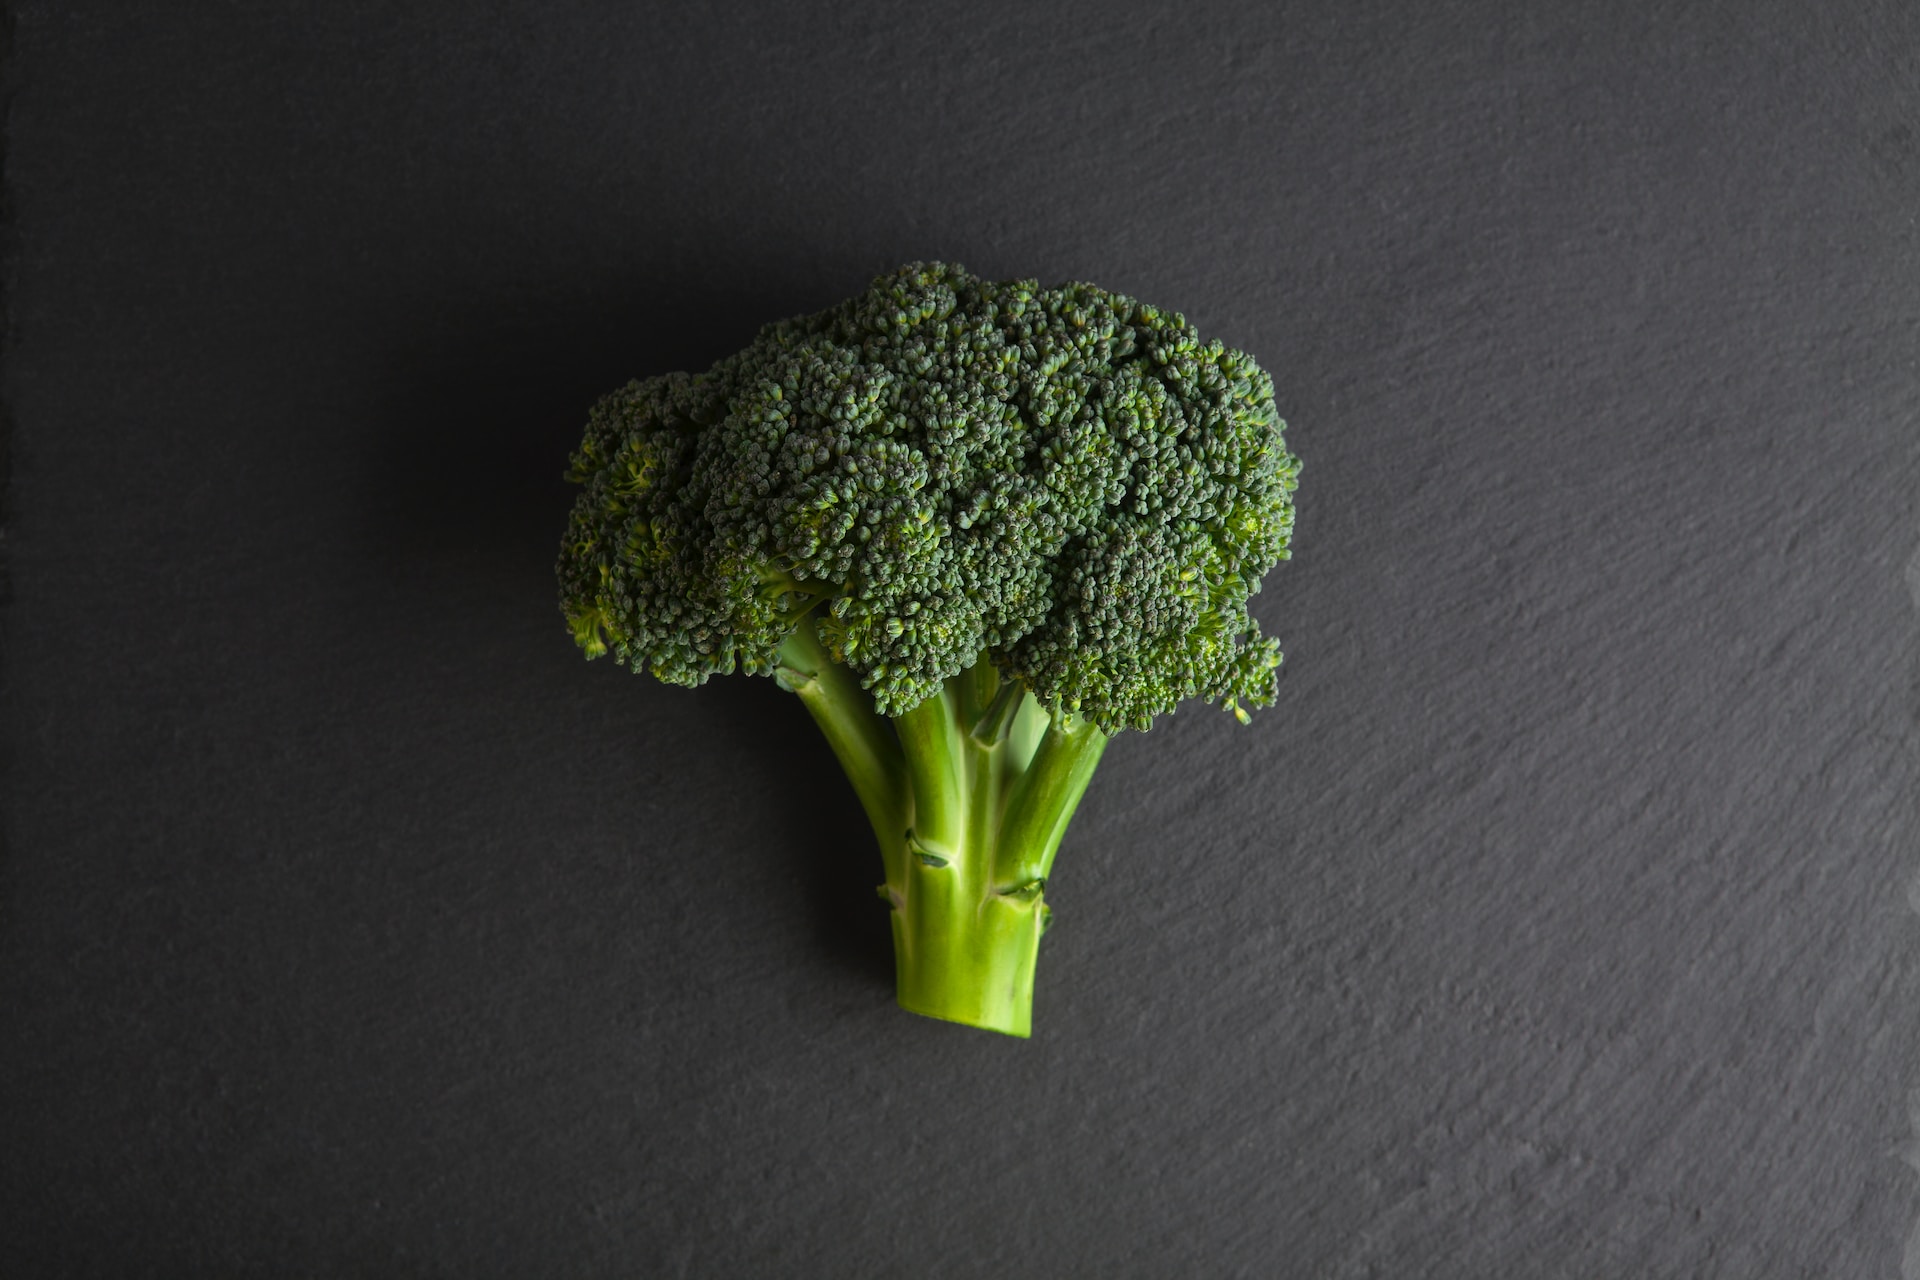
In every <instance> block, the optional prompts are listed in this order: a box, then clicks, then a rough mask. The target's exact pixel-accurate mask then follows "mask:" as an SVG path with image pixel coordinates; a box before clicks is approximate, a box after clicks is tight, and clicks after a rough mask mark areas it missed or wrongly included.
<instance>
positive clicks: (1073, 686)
mask: <svg viewBox="0 0 1920 1280" xmlns="http://www.w3.org/2000/svg"><path fill="white" fill-rule="evenodd" d="M1284 426H1285V424H1284V423H1283V422H1281V421H1280V418H1279V416H1278V414H1277V413H1276V412H1275V410H1274V402H1273V381H1272V379H1271V378H1270V377H1269V376H1268V375H1267V374H1266V373H1265V372H1264V371H1263V370H1262V369H1261V368H1260V367H1259V366H1258V365H1256V364H1255V363H1254V361H1253V359H1252V358H1251V357H1249V356H1247V355H1245V354H1244V353H1242V352H1239V351H1233V350H1229V349H1227V348H1226V347H1223V346H1222V345H1221V344H1220V343H1218V342H1203V341H1201V339H1200V336H1199V335H1198V334H1197V333H1195V332H1194V330H1193V328H1192V327H1191V326H1190V325H1188V324H1187V322H1186V320H1185V318H1183V317H1182V316H1180V315H1178V314H1177V313H1174V312H1170V311H1161V310H1158V309H1156V308H1154V307H1150V306H1147V305H1145V304H1144V303H1140V302H1136V301H1135V300H1133V299H1132V298H1128V297H1124V296H1122V295H1119V294H1114V293H1108V292H1105V291H1103V290H1101V289H1097V288H1094V287H1093V286H1091V285H1086V284H1063V285H1060V286H1058V287H1056V288H1050V289H1042V288H1040V287H1039V285H1038V284H1037V283H1036V282H1034V281H1031V280H1015V281H1007V282H996V281H990V280H983V279H980V278H979V277H977V276H974V275H972V274H970V273H968V272H967V271H966V270H964V269H963V268H960V267H958V266H951V265H946V264H942V263H915V264H912V265H910V266H906V267H902V268H901V269H900V270H899V271H897V272H895V273H893V274H891V275H887V276H882V277H880V278H879V279H877V280H876V281H875V282H874V283H873V286H872V287H871V288H870V289H868V290H867V292H865V293H863V294H861V295H860V296H858V297H856V298H852V299H850V300H848V301H846V302H843V303H841V304H840V305H838V306H835V307H832V308H829V309H828V310H826V311H822V312H820V313H818V314H816V315H811V316H804V317H800V318H798V319H792V320H783V321H780V322H778V323H776V324H771V325H768V326H767V327H766V328H764V329H762V330H761V332H760V334H759V336H758V337H756V338H755V339H754V341H753V343H752V345H750V346H749V347H747V349H746V350H744V351H741V352H739V353H738V354H736V355H733V356H730V357H728V358H726V359H724V360H722V361H720V362H719V363H718V364H716V365H714V366H713V368H711V369H709V370H707V372H705V373H700V374H691V375H690V374H685V373H673V374H668V375H666V376H664V377H657V378H650V379H647V380H645V381H641V382H634V383H631V384H629V385H628V386H626V387H624V388H622V389H621V390H619V391H616V392H614V393H613V394H611V395H609V396H607V397H606V398H604V399H603V400H601V401H600V402H599V403H598V404H596V405H595V406H594V408H593V410H592V412H591V414H590V416H589V419H588V424H587V430H586V436H585V438H584V439H583V440H582V442H581V444H580V448H579V450H578V451H577V452H576V453H575V454H574V457H573V460H572V470H571V471H570V473H569V479H572V480H574V481H576V482H578V483H580V484H582V485H584V486H585V490H584V492H583V493H582V494H581V495H580V497H579V499H578V501H577V502H576V503H575V504H574V508H573V513H572V518H571V521H570V523H569V526H568V530H567V535H566V539H565V541H564V544H563V546H562V550H561V555H560V564H559V575H560V583H561V597H562V609H563V611H564V612H565V614H566V617H567V619H568V622H569V624H570V625H571V627H572V629H573V633H574V636H575V638H576V639H577V640H578V641H579V643H580V644H581V646H582V647H583V648H585V649H586V650H587V653H588V655H589V656H598V655H600V654H602V653H605V652H607V651H608V650H609V649H610V650H611V651H612V652H613V654H614V656H615V658H616V659H617V660H618V661H620V662H621V663H623V664H625V665H627V666H629V667H631V668H632V669H633V670H635V671H641V670H644V669H646V668H649V667H651V669H652V670H653V672H654V674H655V675H657V676H658V677H659V678H660V679H662V680H666V681H670V682H673V683H676V684H689V685H697V684H700V683H702V682H703V681H705V680H706V679H707V677H709V676H711V675H714V674H725V673H729V672H732V671H734V670H735V669H740V670H744V671H747V672H749V673H754V674H769V673H771V672H773V671H774V670H775V669H776V668H777V667H778V666H779V658H778V656H777V651H778V649H779V648H780V645H781V643H782V642H783V641H785V640H786V639H787V638H788V636H790V635H791V634H792V632H793V629H794V627H795V626H796V625H797V623H798V621H799V619H800V618H801V617H802V616H804V615H805V614H806V613H807V611H808V610H810V609H816V612H815V617H816V618H817V620H818V623H819V630H820V635H821V638H822V640H823V641H824V642H825V643H826V645H827V648H828V650H829V651H830V652H831V653H832V655H833V656H834V657H835V658H836V659H838V660H839V661H841V662H844V663H845V664H846V665H847V667H848V668H850V669H851V670H852V672H853V673H854V675H855V676H856V677H857V678H858V679H859V681H860V683H861V684H862V685H863V686H865V687H866V688H867V689H868V690H869V691H870V693H871V694H872V696H873V699H874V703H875V705H876V707H877V708H878V710H880V711H881V712H882V713H883V714H888V715H893V714H898V713H899V712H902V711H905V710H907V709H909V708H911V707H913V706H915V705H917V704H918V703H920V702H921V701H923V700H925V699H926V698H927V697H929V696H930V695H932V694H933V693H935V692H937V691H938V690H939V688H940V686H941V683H942V682H943V681H944V680H947V679H949V678H951V677H953V676H955V675H957V674H958V673H960V672H961V671H963V670H965V669H966V668H968V667H969V666H972V665H973V664H974V663H975V662H976V661H977V660H978V659H979V658H980V657H981V656H982V654H985V655H987V656H988V657H990V658H991V660H992V662H993V664H994V666H995V667H996V668H998V670H999V671H1000V673H1001V675H1002V676H1003V678H1010V679H1015V680H1018V681H1020V682H1022V683H1024V684H1025V686H1026V687H1027V688H1028V689H1030V690H1031V691H1032V692H1033V694H1034V695H1035V696H1036V697H1037V698H1038V699H1039V701H1040V702H1041V703H1042V704H1043V705H1044V706H1046V707H1048V708H1049V709H1051V710H1054V711H1056V712H1058V711H1066V712H1071V713H1074V714H1077V715H1079V716H1080V717H1082V718H1084V719H1086V720H1090V721H1092V722H1093V723H1095V724H1097V725H1099V726H1100V727H1101V728H1102V729H1104V730H1106V731H1108V732H1113V731H1115V730H1117V729H1119V728H1122V727H1127V726H1132V727H1136V728H1145V727H1147V726H1148V725H1149V724H1150V723H1151V722H1152V719H1153V717H1154V716H1155V715H1157V714H1159V713H1161V712H1165V711H1171V710H1172V709H1173V708H1174V706H1175V704H1177V703H1179V702H1180V701H1181V700H1183V699H1186V698H1206V699H1211V700H1216V701H1220V702H1222V703H1224V704H1225V705H1227V706H1228V707H1230V708H1232V709H1234V710H1235V711H1236V713H1238V711H1239V708H1240V707H1241V706H1242V705H1246V706H1265V705H1269V704H1271V703H1272V701H1273V697H1274V684H1275V669H1276V668H1277V667H1278V666H1279V664H1280V650H1279V647H1278V645H1277V644H1276V643H1275V642H1274V641H1272V640H1270V639H1263V638H1262V637H1261V635H1260V628H1259V625H1258V624H1257V623H1256V622H1255V621H1254V620H1253V619H1252V618H1250V617H1249V616H1248V614H1247V600H1248V597H1249V596H1250V595H1251V594H1252V593H1254V592H1255V591H1258V590H1259V587H1260V578H1261V575H1262V574H1264V573H1265V572H1266V571H1267V570H1268V569H1269V568H1271V567H1272V566H1273V565H1274V564H1275V563H1276V562H1278V561H1280V560H1284V559H1286V558H1287V554H1288V541H1289V539H1290V537H1291V535H1292V531H1293V503H1292V499H1291V494H1292V492H1293V489H1294V485H1295V478H1296V476H1297V474H1298V472H1299V462H1298V460H1297V459H1295V458H1294V457H1292V456H1291V455H1290V454H1288V452H1287V449H1286V444H1285V441H1284V440H1283V438H1282V435H1281V432H1282V429H1283V428H1284Z"/></svg>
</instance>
